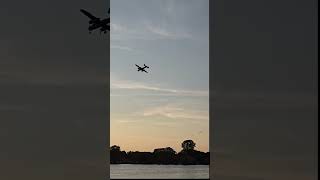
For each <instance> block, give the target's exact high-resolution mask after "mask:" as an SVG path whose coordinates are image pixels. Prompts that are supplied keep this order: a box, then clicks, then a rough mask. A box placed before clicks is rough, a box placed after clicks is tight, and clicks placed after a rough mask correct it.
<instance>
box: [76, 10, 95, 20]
mask: <svg viewBox="0 0 320 180" xmlns="http://www.w3.org/2000/svg"><path fill="white" fill-rule="evenodd" d="M80 11H81V12H82V13H83V14H84V15H86V16H87V17H88V18H90V19H98V18H97V17H95V16H94V15H92V14H91V13H89V12H88V11H86V10H84V9H80Z"/></svg>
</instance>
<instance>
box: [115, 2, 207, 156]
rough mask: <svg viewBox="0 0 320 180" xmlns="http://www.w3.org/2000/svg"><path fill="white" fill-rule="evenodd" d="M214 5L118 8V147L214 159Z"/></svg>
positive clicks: (135, 4) (142, 4) (124, 4)
mask: <svg viewBox="0 0 320 180" xmlns="http://www.w3.org/2000/svg"><path fill="white" fill-rule="evenodd" d="M208 3H209V2H208V0H189V1H183V0H163V1H158V0H156V1H155V0H135V1H132V0H117V1H115V0H114V1H111V7H112V10H111V11H112V12H111V13H112V19H111V35H110V38H111V41H110V47H111V52H110V53H111V54H110V64H111V65H110V76H111V77H110V86H111V94H110V96H111V97H110V98H111V104H110V106H111V112H110V117H111V119H110V120H111V122H110V124H111V129H110V131H111V132H110V133H111V139H110V143H111V145H113V144H116V145H119V146H120V147H121V149H122V150H126V151H136V150H138V151H153V149H155V148H160V147H172V148H174V149H175V150H176V151H180V150H181V143H182V142H183V141H184V140H186V139H192V140H194V141H195V143H196V149H198V150H201V151H209V8H208ZM123 12H126V13H123ZM135 64H138V65H140V66H143V64H146V65H148V66H150V69H148V70H147V71H149V73H148V74H145V73H141V72H137V68H136V66H135Z"/></svg>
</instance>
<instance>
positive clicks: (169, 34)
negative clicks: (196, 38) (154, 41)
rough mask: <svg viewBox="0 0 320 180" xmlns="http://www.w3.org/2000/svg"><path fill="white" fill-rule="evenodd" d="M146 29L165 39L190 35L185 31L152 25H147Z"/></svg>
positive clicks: (189, 36)
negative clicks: (175, 30) (174, 30)
mask: <svg viewBox="0 0 320 180" xmlns="http://www.w3.org/2000/svg"><path fill="white" fill-rule="evenodd" d="M146 29H147V30H148V31H149V32H151V33H153V34H154V35H157V36H160V37H162V38H165V39H172V40H177V39H191V38H192V35H191V34H189V33H186V32H173V31H169V30H168V29H165V28H161V27H157V26H152V25H148V26H147V27H146Z"/></svg>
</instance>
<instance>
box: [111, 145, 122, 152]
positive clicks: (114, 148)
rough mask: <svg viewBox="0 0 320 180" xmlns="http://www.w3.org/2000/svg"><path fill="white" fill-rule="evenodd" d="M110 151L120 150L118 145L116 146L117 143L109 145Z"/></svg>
mask: <svg viewBox="0 0 320 180" xmlns="http://www.w3.org/2000/svg"><path fill="white" fill-rule="evenodd" d="M110 151H114V152H115V151H120V146H117V145H113V146H111V147H110Z"/></svg>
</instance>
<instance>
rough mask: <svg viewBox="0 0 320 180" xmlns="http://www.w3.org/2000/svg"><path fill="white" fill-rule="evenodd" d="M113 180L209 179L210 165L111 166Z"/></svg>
mask: <svg viewBox="0 0 320 180" xmlns="http://www.w3.org/2000/svg"><path fill="white" fill-rule="evenodd" d="M110 178H111V179H147V178H151V179H209V166H208V165H188V166H183V165H140V164H139V165H137V164H111V165H110Z"/></svg>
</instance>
